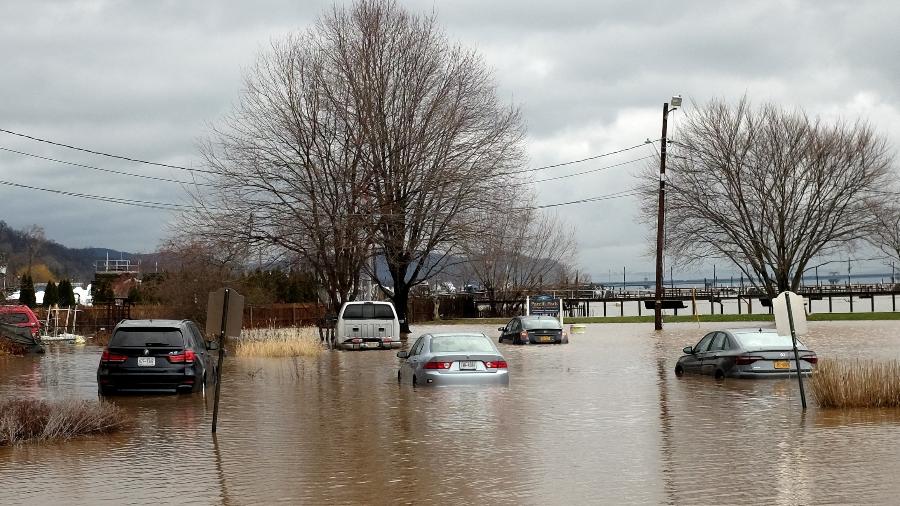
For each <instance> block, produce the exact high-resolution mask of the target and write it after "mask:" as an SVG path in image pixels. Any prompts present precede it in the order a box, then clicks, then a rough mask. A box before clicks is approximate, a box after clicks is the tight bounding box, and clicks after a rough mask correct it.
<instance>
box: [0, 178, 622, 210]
mask: <svg viewBox="0 0 900 506" xmlns="http://www.w3.org/2000/svg"><path fill="white" fill-rule="evenodd" d="M0 185H6V186H12V187H15V188H23V189H26V190H34V191H42V192H47V193H55V194H57V195H64V196H67V197H75V198H83V199H88V200H97V201H101V202H109V203H112V204H122V205H128V206H134V207H143V208H148V209H160V210H165V211H186V210H189V209H194V208H196V206H193V205H190V204H176V203H172V202H156V201H152V200H136V199H126V198H121V197H110V196H108V195H94V194H90V193H79V192H71V191H66V190H56V189H53V188H42V187H39V186H31V185H26V184H21V183H14V182H12V181H5V180H0ZM639 193H640V192H639V191H638V190H637V189H635V188H629V189H627V190H622V191H619V192H614V193H610V194H606V195H598V196H595V197H588V198H584V199H579V200H572V201H569V202H557V203H554V204H544V205H539V206H531V207H518V208H513V209H512V210H514V211H525V210H531V209H547V208H551V207H561V206H568V205H575V204H584V203H588V202H599V201H602V200H610V199H617V198H623V197H631V196H633V195H638V194H639ZM204 209H206V210H209V211H218V210H221V209H219V208H214V207H205V208H204ZM368 215H369V214H365V216H368ZM360 216H363V214H360Z"/></svg>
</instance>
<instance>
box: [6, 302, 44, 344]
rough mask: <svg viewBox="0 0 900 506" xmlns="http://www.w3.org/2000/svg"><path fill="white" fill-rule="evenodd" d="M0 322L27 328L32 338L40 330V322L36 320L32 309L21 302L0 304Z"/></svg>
mask: <svg viewBox="0 0 900 506" xmlns="http://www.w3.org/2000/svg"><path fill="white" fill-rule="evenodd" d="M0 323H5V324H7V325H12V326H14V327H23V328H28V329H29V330H30V331H31V337H34V338H36V337H37V336H38V334H40V332H41V322H39V321H38V319H37V316H35V314H34V311H32V310H31V308H30V307H28V306H25V305H22V304H19V305H10V306H0Z"/></svg>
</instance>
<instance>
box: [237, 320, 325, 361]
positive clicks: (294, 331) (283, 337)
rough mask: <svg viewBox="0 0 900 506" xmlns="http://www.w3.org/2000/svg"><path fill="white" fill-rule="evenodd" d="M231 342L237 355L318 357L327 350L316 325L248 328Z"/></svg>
mask: <svg viewBox="0 0 900 506" xmlns="http://www.w3.org/2000/svg"><path fill="white" fill-rule="evenodd" d="M230 344H231V348H232V350H231V351H232V352H233V355H234V356H236V357H269V358H274V357H317V356H319V355H320V354H321V353H322V352H323V351H325V347H324V346H323V345H322V343H321V341H319V334H318V331H317V330H316V329H315V328H314V327H288V328H281V329H276V328H268V329H248V330H245V331H243V332H242V333H241V338H240V339H233V340H231V341H230Z"/></svg>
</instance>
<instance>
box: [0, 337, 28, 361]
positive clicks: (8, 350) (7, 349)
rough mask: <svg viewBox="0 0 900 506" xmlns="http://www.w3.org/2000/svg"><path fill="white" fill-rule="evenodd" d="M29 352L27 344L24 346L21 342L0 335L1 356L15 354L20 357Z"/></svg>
mask: <svg viewBox="0 0 900 506" xmlns="http://www.w3.org/2000/svg"><path fill="white" fill-rule="evenodd" d="M27 352H28V349H27V348H26V347H25V346H22V345H21V344H19V343H14V342H12V341H10V340H9V339H3V338H2V337H0V357H3V356H15V357H20V356H22V355H24V354H25V353H27Z"/></svg>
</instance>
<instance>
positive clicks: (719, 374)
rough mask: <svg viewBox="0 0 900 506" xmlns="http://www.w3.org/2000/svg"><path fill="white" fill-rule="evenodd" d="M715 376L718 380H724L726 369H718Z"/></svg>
mask: <svg viewBox="0 0 900 506" xmlns="http://www.w3.org/2000/svg"><path fill="white" fill-rule="evenodd" d="M715 378H716V379H717V380H723V379H725V371H723V370H722V369H716V374H715Z"/></svg>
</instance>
